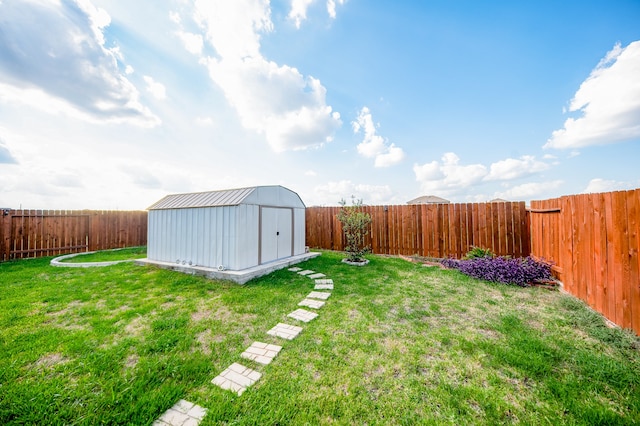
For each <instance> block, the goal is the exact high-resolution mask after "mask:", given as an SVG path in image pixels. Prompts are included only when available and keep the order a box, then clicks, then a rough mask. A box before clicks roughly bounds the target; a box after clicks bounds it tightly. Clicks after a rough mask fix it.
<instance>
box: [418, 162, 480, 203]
mask: <svg viewBox="0 0 640 426" xmlns="http://www.w3.org/2000/svg"><path fill="white" fill-rule="evenodd" d="M413 172H414V174H415V176H416V181H418V182H419V183H420V187H421V189H422V191H423V192H424V193H425V194H429V195H438V194H445V195H446V194H455V193H458V192H460V191H462V190H464V189H465V188H468V187H470V186H471V185H474V184H477V183H480V182H481V181H482V180H483V178H484V177H485V176H487V173H488V172H487V168H486V167H485V166H484V165H482V164H469V165H461V164H460V158H459V157H458V156H457V155H456V154H454V153H453V152H447V153H445V154H444V155H443V156H442V158H441V162H438V161H432V162H430V163H425V164H423V165H418V164H414V166H413Z"/></svg>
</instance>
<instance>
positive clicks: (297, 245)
mask: <svg viewBox="0 0 640 426" xmlns="http://www.w3.org/2000/svg"><path fill="white" fill-rule="evenodd" d="M305 220H306V212H305V209H304V208H301V209H293V255H294V256H297V255H299V254H303V253H304V251H305V246H306V241H305V232H306V230H305Z"/></svg>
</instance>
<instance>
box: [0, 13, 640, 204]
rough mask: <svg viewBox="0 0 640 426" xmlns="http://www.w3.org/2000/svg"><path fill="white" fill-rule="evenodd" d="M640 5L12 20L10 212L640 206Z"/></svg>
mask: <svg viewBox="0 0 640 426" xmlns="http://www.w3.org/2000/svg"><path fill="white" fill-rule="evenodd" d="M639 22H640V2H639V1H637V0H616V1H611V0H590V1H584V0H580V1H574V0H567V1H562V2H558V1H555V0H540V1H527V2H525V1H517V2H514V1H506V0H504V1H483V2H478V1H476V0H456V1H451V0H433V1H428V2H427V1H424V2H420V1H407V0H399V1H394V2H383V1H377V0H368V1H364V0H287V1H284V0H283V1H275V0H274V1H269V0H234V1H229V0H154V1H153V2H138V1H136V2H132V1H125V0H0V207H9V208H15V209H18V208H23V209H109V210H144V209H146V208H147V207H148V206H150V205H151V204H153V203H154V202H155V201H157V200H159V199H161V198H162V197H164V196H165V195H167V194H176V193H189V192H201V191H211V190H221V189H232V188H243V187H249V186H257V185H282V186H284V187H286V188H289V189H291V190H292V191H295V192H297V193H298V194H299V195H300V197H301V198H302V200H303V202H304V203H305V204H306V205H307V206H317V205H324V206H335V205H338V203H339V202H340V200H342V199H344V200H350V199H351V197H352V196H353V197H355V198H356V199H362V201H363V202H364V203H365V204H370V205H382V204H405V203H406V202H407V201H409V200H411V199H413V198H416V197H419V196H423V195H436V196H439V197H442V198H445V199H448V200H450V201H452V202H485V201H489V200H492V199H496V198H501V199H505V200H509V201H526V202H527V203H528V202H530V201H531V200H539V199H547V198H554V197H559V196H562V195H571V194H579V193H586V192H607V191H614V190H626V189H634V188H639V187H640V25H639V24H638V23H639Z"/></svg>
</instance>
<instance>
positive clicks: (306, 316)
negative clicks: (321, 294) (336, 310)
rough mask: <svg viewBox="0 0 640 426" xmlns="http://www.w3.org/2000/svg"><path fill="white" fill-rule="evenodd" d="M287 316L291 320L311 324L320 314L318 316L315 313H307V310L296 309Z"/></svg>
mask: <svg viewBox="0 0 640 426" xmlns="http://www.w3.org/2000/svg"><path fill="white" fill-rule="evenodd" d="M287 316H288V317H289V318H293V319H297V320H298V321H302V322H309V321H311V320H313V319H315V318H316V317H317V316H318V314H316V313H315V312H311V311H307V310H306V309H296V310H295V311H293V312H291V313H290V314H289V315H287Z"/></svg>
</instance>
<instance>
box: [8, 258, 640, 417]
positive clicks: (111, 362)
mask: <svg viewBox="0 0 640 426" xmlns="http://www.w3.org/2000/svg"><path fill="white" fill-rule="evenodd" d="M342 257H343V256H342V255H341V254H340V253H332V252H323V254H322V256H320V257H318V258H315V259H312V260H309V261H307V262H305V263H304V264H302V265H301V266H303V267H305V268H308V269H312V270H315V271H319V272H323V273H325V274H326V275H327V277H329V278H332V279H333V280H334V282H335V290H334V291H333V294H332V296H331V297H330V298H329V300H328V301H327V303H326V305H325V306H324V307H323V308H321V309H320V310H319V311H318V313H319V314H320V316H319V317H318V318H317V319H315V320H314V321H312V322H311V323H309V324H298V323H297V322H296V321H294V320H291V319H288V318H287V317H286V315H287V314H288V313H289V312H291V311H293V310H294V309H296V308H297V303H298V302H299V301H301V300H302V299H303V298H304V296H305V295H307V294H308V293H309V292H310V291H311V290H312V288H313V280H311V279H309V278H306V277H302V276H300V275H297V274H295V273H291V272H288V271H287V270H281V271H277V272H275V273H273V274H271V275H269V276H266V277H262V278H260V279H257V280H254V281H251V282H250V283H248V284H246V285H245V286H238V285H236V284H232V283H228V282H223V281H211V280H206V279H203V278H200V277H194V276H189V275H184V274H180V273H177V272H170V271H165V270H159V269H155V268H152V267H140V266H135V265H133V264H119V265H115V266H110V267H105V268H95V269H94V268H81V269H77V268H72V269H61V268H54V267H50V266H49V265H48V262H49V260H50V259H37V260H23V261H17V262H8V263H3V264H0V277H1V278H0V287H1V288H0V351H1V353H2V357H0V424H42V423H47V424H98V423H100V424H151V423H152V422H153V420H155V419H156V418H158V417H159V416H160V415H161V414H162V413H163V412H164V411H165V410H166V409H167V408H169V407H170V406H172V405H173V404H174V403H175V402H176V401H177V400H178V399H180V398H184V399H187V400H189V401H191V402H194V403H196V404H199V405H201V406H203V407H206V408H207V409H208V414H207V416H206V417H205V419H204V421H203V422H202V425H213V424H237V425H249V424H251V425H254V424H329V423H337V424H385V425H386V424H392V425H393V424H504V423H507V424H509V423H522V424H554V425H555V424H637V423H640V353H639V350H638V345H639V341H638V339H637V338H636V337H634V336H633V335H631V334H630V333H628V332H626V331H622V330H618V329H611V328H608V327H606V326H605V324H604V322H603V320H602V318H601V317H600V316H598V315H597V314H595V313H593V312H592V311H590V310H588V309H587V308H585V306H584V304H582V303H581V302H579V301H577V300H575V299H573V298H571V297H569V296H566V295H563V294H561V293H558V292H552V291H548V290H544V289H539V288H519V287H514V286H504V285H499V284H491V283H486V282H482V281H478V280H475V279H472V278H469V277H466V276H464V275H462V274H461V273H459V272H456V271H447V270H442V269H439V268H428V267H423V266H421V265H419V264H415V263H410V262H406V261H404V260H401V259H398V258H388V257H379V256H369V259H370V261H371V262H370V264H369V265H368V266H366V267H351V266H348V265H345V264H343V263H341V262H340V260H341V259H342ZM278 322H287V323H290V324H296V325H302V326H303V327H304V330H303V332H302V333H301V334H300V335H299V336H298V337H297V338H296V339H295V340H293V341H283V340H279V339H277V338H275V337H271V336H268V335H267V334H266V331H267V330H269V329H270V328H272V327H273V326H274V325H275V324H277V323H278ZM256 340H258V341H263V342H266V343H275V344H279V345H282V346H283V350H282V352H281V353H280V354H279V355H278V357H277V358H276V359H275V360H274V361H273V362H272V363H271V364H270V365H268V366H260V365H259V364H254V363H252V362H251V361H247V360H244V359H241V358H240V353H242V351H244V349H246V348H247V347H248V346H249V345H250V344H251V343H252V342H253V341H256ZM233 362H241V363H243V364H244V365H247V366H250V367H252V368H255V369H257V370H259V371H261V372H262V373H263V377H262V378H261V379H260V381H258V382H257V383H256V384H255V385H254V386H252V387H251V388H249V389H248V390H247V391H246V392H245V393H244V394H243V395H242V396H241V397H237V396H236V395H235V394H233V393H231V392H228V391H223V390H221V389H219V388H217V387H216V386H214V385H212V384H211V383H210V381H211V379H213V378H214V377H215V376H216V375H217V374H219V373H220V372H221V371H223V370H224V369H225V368H227V367H228V366H229V365H230V364H231V363H233Z"/></svg>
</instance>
